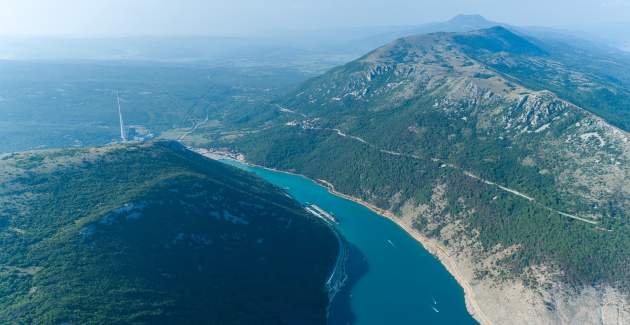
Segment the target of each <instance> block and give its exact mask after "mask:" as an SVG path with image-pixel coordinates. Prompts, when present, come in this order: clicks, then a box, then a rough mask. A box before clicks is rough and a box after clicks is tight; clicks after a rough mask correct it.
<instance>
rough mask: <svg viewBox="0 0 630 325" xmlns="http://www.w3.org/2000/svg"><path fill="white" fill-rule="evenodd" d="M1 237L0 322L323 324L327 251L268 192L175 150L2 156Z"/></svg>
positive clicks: (298, 209)
mask: <svg viewBox="0 0 630 325" xmlns="http://www.w3.org/2000/svg"><path fill="white" fill-rule="evenodd" d="M0 241H1V242H2V247H3V248H2V251H1V252H0V292H1V293H2V294H0V322H1V323H38V324H64V323H81V324H102V323H110V324H116V323H125V324H128V323H134V324H172V323H187V324H190V323H199V322H202V323H206V322H208V323H216V324H248V323H260V324H278V323H295V322H297V321H296V320H299V322H300V323H303V322H306V323H310V324H322V323H325V322H326V316H327V315H326V313H327V308H328V299H329V297H328V292H326V280H327V279H328V277H329V275H330V271H331V270H332V268H333V265H334V263H335V259H336V256H337V249H338V244H337V239H336V237H335V235H334V234H333V233H332V231H331V230H330V229H329V228H328V227H327V226H326V225H324V224H323V223H322V222H321V221H319V220H317V219H316V218H315V217H314V216H312V215H310V214H308V213H307V212H306V211H304V209H303V208H302V206H301V205H300V204H299V203H297V202H295V201H294V200H292V199H291V198H290V197H288V195H286V193H285V192H284V191H282V190H281V189H278V188H276V187H274V186H272V185H270V184H268V183H266V182H264V181H263V180H261V179H259V178H257V177H254V176H251V175H249V174H247V173H245V172H243V171H240V170H237V169H236V168H233V167H230V166H227V165H224V164H222V163H219V162H216V161H212V160H210V159H206V158H204V157H202V156H200V155H198V154H195V153H193V152H191V151H189V150H187V149H186V148H184V147H183V146H181V145H180V144H178V143H174V142H150V143H143V144H127V145H110V146H106V147H98V148H86V149H62V150H46V151H32V152H24V153H14V154H8V155H3V156H1V157H0ZM280 282H282V283H283V286H278V283H280ZM305 293H307V294H305Z"/></svg>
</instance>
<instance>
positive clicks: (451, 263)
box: [263, 167, 493, 325]
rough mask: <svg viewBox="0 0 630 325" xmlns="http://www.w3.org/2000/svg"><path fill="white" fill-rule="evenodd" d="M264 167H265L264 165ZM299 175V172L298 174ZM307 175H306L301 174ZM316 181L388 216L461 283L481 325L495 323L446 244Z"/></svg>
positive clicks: (376, 209)
mask: <svg viewBox="0 0 630 325" xmlns="http://www.w3.org/2000/svg"><path fill="white" fill-rule="evenodd" d="M263 168H264V167H263ZM296 175H297V174H296ZM300 176H303V177H306V176H304V175H300ZM306 178H307V179H310V180H312V179H311V178H308V177H306ZM313 181H314V182H316V183H318V184H320V185H322V186H324V187H326V188H327V189H328V192H330V193H331V194H333V195H336V196H338V197H341V198H344V199H346V200H349V201H352V202H354V203H357V204H360V205H362V206H364V207H366V208H368V209H370V210H371V211H372V212H374V213H376V214H378V215H380V216H381V217H384V218H387V219H389V220H390V221H392V222H393V223H395V224H396V225H398V226H399V227H400V228H402V229H403V230H404V231H405V232H406V233H407V234H408V235H409V236H411V237H412V238H413V239H415V240H416V241H417V242H419V243H420V244H421V245H422V247H424V249H426V250H427V251H428V252H429V253H430V254H431V255H433V256H435V257H436V258H437V259H438V260H439V261H440V263H441V264H442V265H443V266H444V267H445V268H446V270H447V271H448V273H450V274H451V276H453V278H455V281H457V283H458V284H459V286H460V287H462V289H463V290H464V301H465V303H466V309H467V310H468V313H469V314H470V315H471V316H472V317H473V318H474V319H475V320H476V321H477V322H479V324H481V325H493V323H492V321H490V319H488V317H487V316H486V315H485V314H484V313H483V311H482V310H481V308H480V307H479V305H478V303H477V301H476V300H475V298H474V291H473V289H472V287H471V286H470V284H469V283H468V281H466V279H464V277H463V276H462V275H461V274H460V273H459V270H458V269H457V264H456V261H455V259H454V258H453V257H452V256H450V254H449V253H448V251H447V250H446V247H444V245H442V244H440V243H437V242H436V241H435V240H432V239H429V238H428V237H426V236H424V235H422V234H421V233H419V232H418V231H417V230H415V229H413V228H412V227H411V226H410V225H408V224H405V223H403V222H401V221H400V218H398V217H397V216H396V215H395V214H394V213H392V212H391V211H388V210H384V209H381V208H379V207H377V206H375V205H373V204H371V203H369V202H366V201H363V200H361V199H359V198H356V197H354V196H350V195H347V194H345V193H341V192H338V191H337V190H335V187H334V185H333V184H331V183H330V182H328V181H326V180H324V179H317V180H313Z"/></svg>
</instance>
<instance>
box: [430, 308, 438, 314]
mask: <svg viewBox="0 0 630 325" xmlns="http://www.w3.org/2000/svg"><path fill="white" fill-rule="evenodd" d="M431 308H433V311H434V312H436V313H439V312H440V311H439V310H438V309H437V308H435V307H431Z"/></svg>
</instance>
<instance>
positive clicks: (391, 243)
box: [387, 239, 396, 247]
mask: <svg viewBox="0 0 630 325" xmlns="http://www.w3.org/2000/svg"><path fill="white" fill-rule="evenodd" d="M387 242H388V243H389V244H390V245H392V247H396V245H394V243H393V242H392V241H391V240H389V239H388V240H387Z"/></svg>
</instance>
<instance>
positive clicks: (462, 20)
mask: <svg viewBox="0 0 630 325" xmlns="http://www.w3.org/2000/svg"><path fill="white" fill-rule="evenodd" d="M448 22H449V23H455V24H469V25H478V24H491V23H492V22H491V21H489V20H487V19H486V18H485V17H483V16H481V15H477V14H475V15H463V14H462V15H457V16H455V17H453V18H451V19H450V20H449V21H448Z"/></svg>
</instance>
